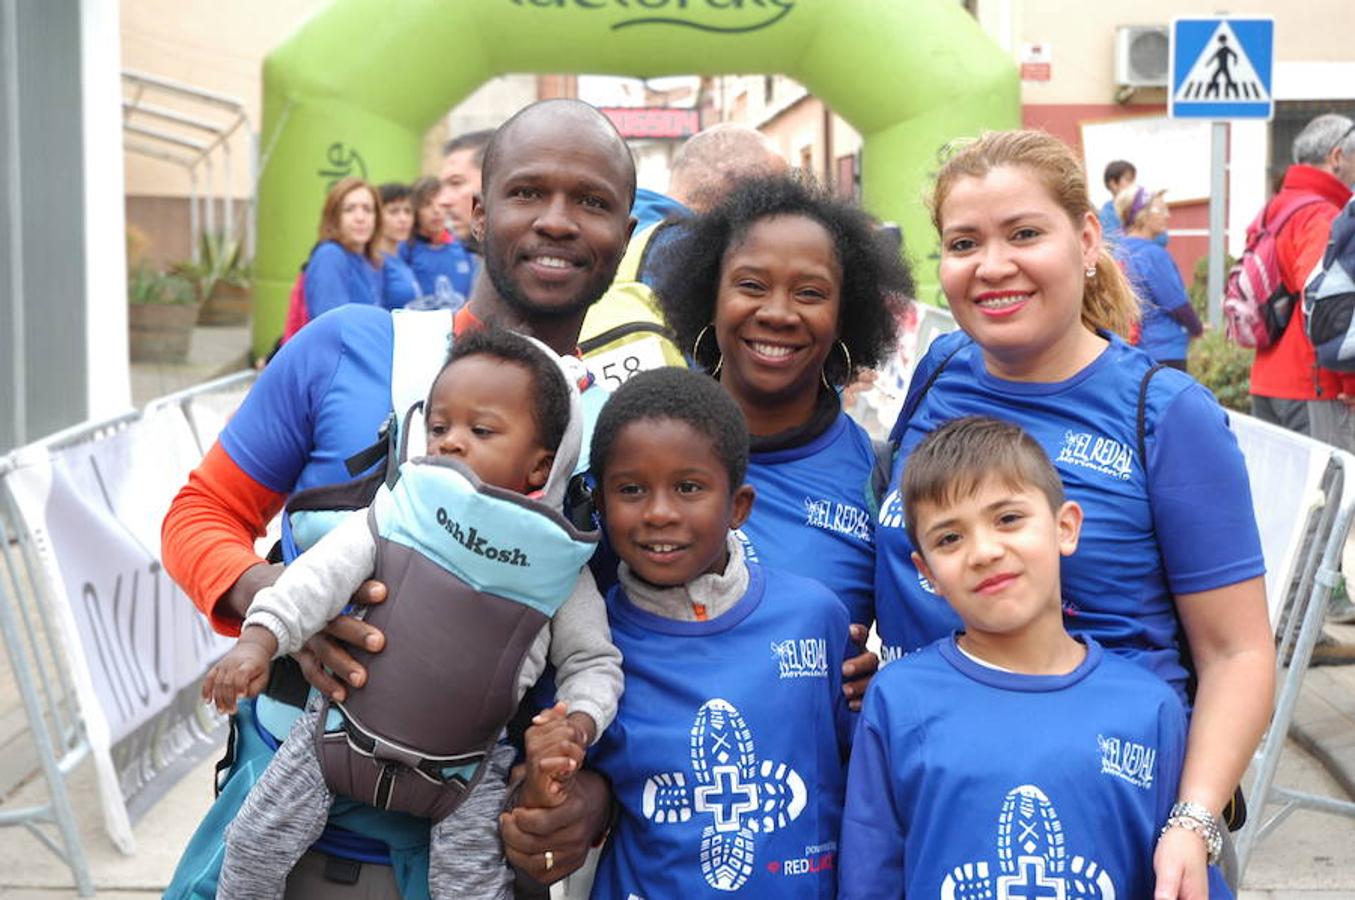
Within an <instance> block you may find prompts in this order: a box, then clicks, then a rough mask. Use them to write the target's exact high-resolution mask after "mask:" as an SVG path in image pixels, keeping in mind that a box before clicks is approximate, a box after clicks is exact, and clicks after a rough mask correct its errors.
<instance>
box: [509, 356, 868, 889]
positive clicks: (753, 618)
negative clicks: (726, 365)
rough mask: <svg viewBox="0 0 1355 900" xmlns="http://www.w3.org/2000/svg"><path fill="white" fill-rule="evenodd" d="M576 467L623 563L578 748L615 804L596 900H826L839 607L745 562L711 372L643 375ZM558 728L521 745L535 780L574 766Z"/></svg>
mask: <svg viewBox="0 0 1355 900" xmlns="http://www.w3.org/2000/svg"><path fill="white" fill-rule="evenodd" d="M591 460H592V468H593V473H594V475H595V476H596V478H597V489H596V490H597V496H598V499H599V501H600V508H601V512H602V520H603V525H604V527H605V528H606V531H607V537H608V539H609V540H610V542H611V546H612V549H613V550H614V551H615V552H616V555H617V556H618V557H620V559H621V565H620V571H619V573H618V575H619V579H620V583H619V584H618V585H617V586H616V587H614V588H613V589H612V590H611V591H610V592H609V593H608V595H607V614H608V619H609V621H610V623H611V629H612V640H613V642H614V643H615V644H616V646H617V649H619V650H620V651H621V654H622V671H623V672H624V674H625V678H626V692H625V694H624V695H623V696H622V699H621V704H620V706H619V707H618V709H617V716H616V719H615V720H614V721H613V722H612V725H611V727H609V728H608V729H607V730H606V731H605V732H604V733H603V734H602V736H601V737H600V738H599V739H598V743H596V744H595V745H594V746H593V747H592V748H591V749H589V750H588V764H589V766H591V767H593V768H596V769H597V770H598V771H599V772H602V773H603V774H604V775H606V776H607V777H608V779H609V780H610V781H611V784H612V789H613V791H614V793H615V796H616V801H617V806H618V813H617V818H616V823H615V825H614V827H613V828H612V831H611V835H610V837H609V838H608V840H607V844H606V846H605V847H604V848H603V851H602V858H601V861H600V862H599V865H598V870H597V878H596V880H595V881H594V884H593V889H592V894H591V896H592V898H593V900H629V898H634V897H647V898H651V900H657V898H682V897H689V898H695V897H727V896H738V897H741V898H750V900H751V898H768V900H773V898H774V900H811V898H812V900H831V898H833V897H835V896H836V895H837V883H836V877H835V876H836V865H835V861H836V856H837V838H838V827H839V821H840V816H841V812H842V792H843V788H844V784H845V780H846V770H845V765H844V760H845V758H846V755H847V750H848V741H849V739H850V735H851V725H852V717H851V715H850V713H849V712H848V710H847V699H846V697H845V696H844V695H843V693H842V675H841V673H842V660H843V655H844V653H845V651H846V649H847V646H848V641H849V638H848V627H849V623H848V617H847V609H846V607H845V606H844V605H843V604H842V603H841V601H839V600H838V598H837V596H836V595H835V594H833V593H832V592H831V591H829V590H828V589H827V588H825V587H824V586H823V585H821V584H819V583H818V582H817V581H811V580H809V579H807V578H802V577H800V576H797V575H793V574H791V573H788V572H782V571H778V570H776V569H771V568H764V567H763V566H762V565H760V564H759V563H757V562H754V561H751V560H749V559H748V558H747V557H745V556H744V552H743V543H742V541H740V540H739V538H738V536H737V535H735V534H734V533H733V529H736V528H738V527H739V526H740V525H742V524H743V523H744V521H745V519H746V518H747V516H748V514H749V510H750V507H752V505H753V495H754V490H753V488H752V486H750V485H747V484H745V483H744V475H745V474H746V472H747V467H748V425H747V422H746V421H745V420H744V417H743V413H742V412H741V411H740V409H739V407H738V405H737V404H736V403H735V402H734V401H733V399H731V398H730V396H729V394H728V393H726V392H725V390H724V389H723V388H721V387H720V385H719V384H718V383H717V382H716V381H715V380H714V379H712V378H710V377H709V376H706V375H701V374H697V373H695V372H690V371H687V370H685V369H674V368H668V369H656V370H653V371H649V372H642V373H640V374H639V375H636V376H635V377H634V378H632V379H630V380H629V381H627V382H626V383H625V385H623V386H622V387H621V388H620V389H619V390H618V391H617V392H616V393H615V394H613V395H612V397H611V399H610V400H609V401H608V402H607V405H606V406H605V407H603V409H602V413H601V415H600V416H599V417H598V422H597V427H596V429H595V430H594V432H593V441H592V453H591ZM754 515H756V513H754ZM563 715H564V709H563V708H562V707H557V708H556V709H554V710H549V711H547V712H546V713H543V714H542V715H541V716H539V717H538V719H537V724H536V725H534V726H533V728H531V729H529V730H528V732H527V738H526V744H527V768H528V772H529V773H530V774H532V775H533V776H535V775H537V773H539V772H540V771H541V770H542V769H548V770H550V771H552V772H557V773H563V774H564V775H566V776H567V775H569V774H571V773H572V772H573V771H575V770H576V769H577V763H580V762H582V759H583V746H582V744H581V742H579V741H578V740H576V739H571V738H570V735H569V733H568V728H567V727H566V724H565V723H564V721H563V719H562V716H563ZM565 760H570V761H571V762H569V763H565V762H564V761H565ZM561 781H562V782H563V784H562V785H561V788H560V791H559V793H558V796H561V797H562V796H563V792H564V791H566V790H568V786H567V781H568V779H567V777H566V778H563V779H561ZM549 864H550V861H549V860H548V862H547V865H549Z"/></svg>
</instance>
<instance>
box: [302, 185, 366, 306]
mask: <svg viewBox="0 0 1355 900" xmlns="http://www.w3.org/2000/svg"><path fill="white" fill-rule="evenodd" d="M380 234H381V202H380V200H379V198H378V197H377V193H376V190H375V189H374V188H373V187H372V186H371V185H370V184H368V183H367V182H365V181H363V180H362V179H361V178H354V177H348V178H342V179H340V180H339V181H338V183H336V184H335V185H334V187H332V188H330V191H329V194H328V195H326V197H325V205H324V209H323V211H322V212H321V214H320V238H319V243H317V244H316V245H315V249H314V250H312V251H311V255H310V259H309V260H308V261H307V262H306V275H305V288H304V290H305V294H306V312H307V313H308V319H309V321H312V322H313V321H315V319H316V318H317V317H318V316H319V315H320V314H321V313H326V312H329V311H330V310H331V309H335V308H337V307H340V306H343V305H344V304H347V303H361V304H364V305H367V306H380V305H381V270H380V266H381V257H380V254H379V251H378V250H377V240H378V237H379V236H380Z"/></svg>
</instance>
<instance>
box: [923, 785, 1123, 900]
mask: <svg viewBox="0 0 1355 900" xmlns="http://www.w3.org/2000/svg"><path fill="white" fill-rule="evenodd" d="M1115 896H1116V895H1115V884H1114V882H1112V881H1111V879H1110V874H1109V873H1108V872H1106V870H1105V869H1103V868H1101V866H1100V864H1099V863H1097V862H1095V861H1093V860H1091V859H1088V858H1087V857H1085V856H1072V857H1070V856H1069V854H1068V848H1067V846H1066V844H1065V835H1064V833H1063V823H1062V822H1060V821H1059V816H1058V812H1057V811H1056V810H1055V809H1054V804H1053V803H1051V802H1049V798H1048V797H1046V796H1045V794H1044V791H1042V790H1040V789H1039V788H1038V787H1036V786H1035V785H1033V784H1023V785H1021V786H1020V787H1015V788H1012V789H1011V790H1010V791H1008V792H1007V796H1006V797H1004V798H1003V800H1002V812H1001V813H1000V814H999V816H998V823H997V865H996V866H993V865H992V861H991V860H976V861H974V862H967V863H964V864H962V865H958V866H956V867H955V868H954V869H952V870H951V871H950V873H949V874H947V875H946V877H945V880H943V881H942V882H941V900H980V898H982V900H1028V898H1033V897H1049V898H1051V900H1115Z"/></svg>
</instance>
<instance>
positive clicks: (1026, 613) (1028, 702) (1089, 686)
mask: <svg viewBox="0 0 1355 900" xmlns="http://www.w3.org/2000/svg"><path fill="white" fill-rule="evenodd" d="M903 497H904V509H905V510H906V511H907V512H906V527H907V529H908V533H909V535H910V536H911V537H912V541H913V545H914V546H915V547H917V548H918V550H917V551H915V552H914V554H913V556H914V560H915V561H916V563H917V566H918V568H919V569H920V570H921V571H922V572H924V573H925V574H926V576H927V579H928V580H929V581H930V582H931V583H932V585H933V587H934V588H935V589H936V591H937V593H938V594H940V595H941V596H942V597H944V598H945V600H946V602H947V603H949V604H950V605H951V607H952V608H954V610H955V612H956V613H958V615H959V618H960V620H961V623H962V626H961V630H959V631H958V632H956V633H955V634H952V635H949V636H947V637H944V638H942V639H941V640H939V641H937V642H936V643H934V644H932V645H930V646H929V647H927V648H925V649H924V650H921V651H919V652H918V653H915V654H911V655H909V656H908V657H907V658H906V659H904V660H902V661H900V662H898V663H896V664H894V665H891V666H889V667H888V668H887V669H886V670H885V671H884V672H883V673H882V674H881V675H880V676H879V677H878V678H876V680H875V682H874V684H873V685H872V686H871V688H870V690H869V691H867V693H866V703H865V708H864V710H863V711H862V713H861V721H860V726H859V728H858V729H857V734H856V741H855V746H854V747H853V751H852V760H851V768H850V773H849V775H848V787H847V799H846V808H845V810H844V812H843V823H842V857H841V865H840V867H839V868H840V871H841V873H842V874H841V879H842V892H841V894H840V896H841V897H842V898H843V900H851V898H874V897H905V896H906V897H1018V896H1019V897H1035V896H1048V897H1055V896H1057V897H1064V896H1067V897H1086V898H1092V897H1102V898H1109V897H1144V898H1146V897H1155V898H1158V900H1176V898H1178V897H1204V896H1206V895H1207V896H1209V897H1213V898H1215V900H1220V898H1227V897H1229V896H1231V894H1230V893H1229V892H1228V890H1227V887H1226V886H1225V885H1224V884H1223V883H1222V877H1221V876H1220V875H1219V873H1218V871H1217V870H1216V869H1208V868H1207V863H1209V862H1217V860H1218V857H1219V854H1220V853H1221V851H1222V834H1221V832H1220V830H1219V827H1218V825H1217V824H1216V823H1215V821H1214V817H1213V813H1212V812H1210V811H1209V810H1208V809H1206V808H1204V807H1202V806H1200V805H1198V804H1192V803H1178V804H1175V805H1174V804H1173V800H1174V799H1175V798H1176V789H1177V784H1178V782H1179V780H1180V776H1181V763H1182V759H1183V758H1184V756H1185V741H1186V715H1185V710H1184V709H1183V707H1182V705H1181V701H1180V699H1179V698H1178V697H1177V696H1176V694H1175V692H1173V691H1172V689H1171V688H1170V687H1169V686H1168V685H1167V684H1166V683H1165V682H1163V681H1162V680H1161V679H1158V678H1156V677H1154V675H1153V674H1152V673H1151V672H1149V671H1147V670H1146V669H1144V668H1142V667H1141V666H1136V665H1134V664H1133V663H1131V662H1129V661H1128V660H1125V659H1121V658H1119V657H1117V656H1115V655H1114V654H1111V653H1106V652H1105V651H1104V650H1103V649H1102V647H1101V645H1100V644H1099V643H1097V641H1096V640H1095V638H1091V637H1083V638H1081V639H1076V638H1074V637H1072V636H1071V635H1069V634H1068V632H1067V631H1066V630H1065V628H1064V625H1063V617H1062V591H1061V590H1060V584H1059V563H1060V559H1061V558H1064V557H1068V556H1071V555H1073V554H1074V553H1075V551H1076V550H1077V542H1078V533H1079V530H1080V527H1081V525H1082V509H1081V507H1079V506H1078V505H1077V504H1076V503H1074V502H1071V501H1067V500H1065V499H1064V492H1063V484H1062V482H1061V481H1060V479H1059V474H1058V472H1057V471H1056V470H1055V469H1054V467H1053V465H1051V464H1050V462H1049V457H1048V456H1047V455H1045V452H1044V450H1043V449H1042V448H1041V447H1040V445H1039V444H1038V443H1036V442H1035V440H1034V439H1033V438H1031V437H1030V435H1028V434H1026V433H1025V432H1024V431H1023V430H1022V429H1021V428H1020V427H1019V426H1017V425H1013V424H1011V423H1009V422H1002V421H999V420H997V419H993V418H989V417H985V416H970V417H966V418H963V419H956V420H954V421H952V422H950V423H948V424H946V425H943V426H941V427H940V428H939V429H937V430H936V431H933V432H932V433H931V434H930V435H928V436H927V437H926V438H925V439H924V440H923V441H922V443H921V444H919V445H918V447H917V448H916V449H915V450H914V451H913V454H912V456H911V457H910V458H909V464H908V469H907V470H906V471H905V472H904V476H903ZM1008 747H1010V748H1011V749H1012V752H1004V748H1008ZM1159 831H1160V832H1161V838H1159V837H1158V834H1159ZM1211 881H1212V882H1213V884H1212V885H1211V884H1210V883H1209V882H1211Z"/></svg>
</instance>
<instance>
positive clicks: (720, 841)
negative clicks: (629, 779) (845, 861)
mask: <svg viewBox="0 0 1355 900" xmlns="http://www.w3.org/2000/svg"><path fill="white" fill-rule="evenodd" d="M691 753H692V759H691V773H690V774H688V773H687V772H684V771H678V772H665V773H662V774H659V775H652V776H650V777H649V778H648V779H646V780H645V787H644V797H643V801H642V802H643V805H642V810H643V812H644V815H645V818H647V819H649V820H650V821H653V822H656V823H658V824H660V825H663V824H668V823H681V822H687V821H690V820H691V819H692V818H693V817H694V816H698V817H709V821H708V824H705V825H704V827H703V828H702V831H701V874H702V875H703V876H704V877H705V879H706V883H707V884H709V885H710V886H711V887H713V888H715V889H716V890H718V891H737V890H739V889H740V888H742V887H743V886H744V884H745V883H747V881H748V878H749V876H750V875H752V872H753V865H754V862H755V860H756V855H757V835H758V834H767V833H769V832H772V831H775V830H776V829H778V828H783V827H785V826H786V825H788V824H789V823H791V822H793V821H795V819H796V818H798V817H799V815H800V813H801V812H803V811H804V808H805V802H806V800H807V797H808V792H807V791H806V790H805V783H804V780H803V779H802V778H801V777H800V775H799V774H798V773H797V772H796V771H795V770H794V769H792V768H790V767H789V766H787V765H786V764H784V763H778V762H775V761H772V760H762V761H761V762H759V761H758V758H757V753H756V750H755V748H754V745H753V735H752V732H751V731H750V730H749V728H748V723H747V722H746V721H745V720H744V718H743V714H742V713H740V712H739V711H738V709H736V708H735V707H734V705H733V704H732V703H730V702H729V701H728V700H722V699H720V698H718V697H716V698H714V699H711V700H707V701H706V702H705V703H703V704H701V708H700V709H698V710H697V711H696V720H695V721H694V722H693V723H692V731H691Z"/></svg>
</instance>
